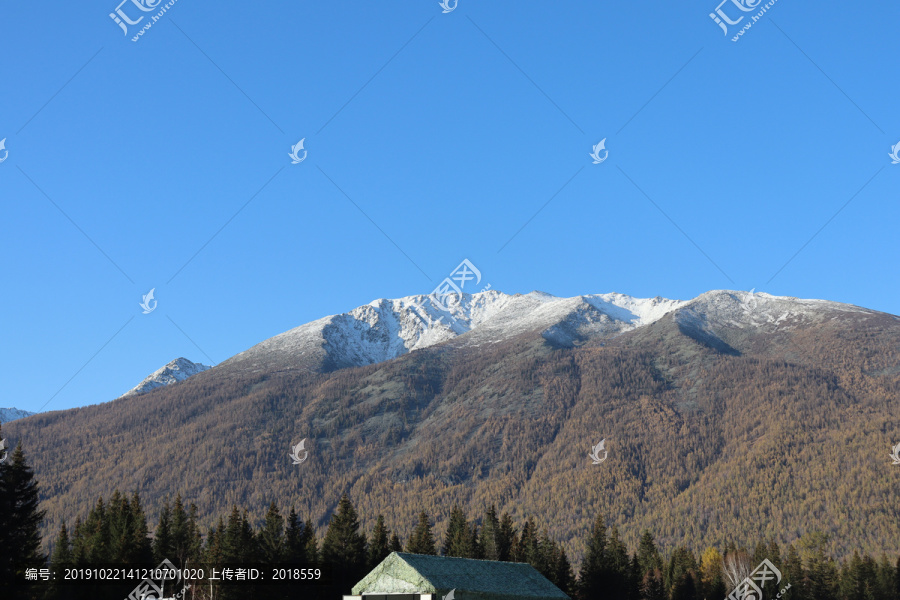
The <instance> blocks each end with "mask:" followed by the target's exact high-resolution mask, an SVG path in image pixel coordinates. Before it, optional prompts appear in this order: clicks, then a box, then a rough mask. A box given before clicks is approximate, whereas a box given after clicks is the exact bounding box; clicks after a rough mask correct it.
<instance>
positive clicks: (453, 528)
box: [441, 504, 475, 558]
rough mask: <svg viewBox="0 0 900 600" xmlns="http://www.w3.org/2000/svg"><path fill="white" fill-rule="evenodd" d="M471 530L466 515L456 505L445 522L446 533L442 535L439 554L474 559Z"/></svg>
mask: <svg viewBox="0 0 900 600" xmlns="http://www.w3.org/2000/svg"><path fill="white" fill-rule="evenodd" d="M471 533H472V532H471V529H469V522H468V521H467V520H466V515H465V513H463V511H462V508H460V507H459V505H458V504H454V505H453V508H452V509H451V510H450V519H449V520H448V521H447V533H446V534H444V547H443V548H442V549H441V554H443V555H444V556H455V557H458V558H474V555H475V548H474V544H473V540H472V538H471Z"/></svg>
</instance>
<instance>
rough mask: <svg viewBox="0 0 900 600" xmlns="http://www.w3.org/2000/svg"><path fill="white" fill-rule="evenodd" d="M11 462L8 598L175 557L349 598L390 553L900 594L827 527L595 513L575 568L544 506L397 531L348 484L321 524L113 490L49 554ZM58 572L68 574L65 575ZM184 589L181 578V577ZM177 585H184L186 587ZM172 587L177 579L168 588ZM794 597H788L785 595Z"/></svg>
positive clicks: (195, 593)
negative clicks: (273, 576) (767, 532)
mask: <svg viewBox="0 0 900 600" xmlns="http://www.w3.org/2000/svg"><path fill="white" fill-rule="evenodd" d="M11 456H12V460H11V461H9V464H5V465H0V592H2V598H4V599H6V598H10V599H13V598H15V599H17V600H18V599H19V598H21V599H23V600H26V599H27V600H39V599H45V600H56V599H60V600H62V599H69V598H72V599H75V600H80V599H82V598H84V599H88V598H89V599H91V600H105V599H106V598H109V599H110V600H113V599H116V600H118V599H121V598H125V597H126V596H127V595H128V593H129V592H130V591H131V589H132V588H133V582H132V583H129V584H125V583H122V584H121V585H111V584H105V585H79V586H72V585H64V584H61V583H60V581H59V579H58V578H57V580H56V581H53V582H46V583H45V582H38V583H34V584H32V585H30V586H29V585H23V584H24V583H25V578H26V571H27V570H29V569H41V568H51V569H52V570H54V571H55V572H56V573H57V574H59V573H60V572H62V571H64V570H65V569H67V568H71V569H90V568H91V567H100V566H102V567H110V566H123V567H129V566H132V567H133V566H136V565H144V566H147V567H152V566H155V565H158V564H160V563H162V562H163V561H168V562H169V563H171V564H172V565H174V566H175V567H176V568H179V569H190V568H191V567H192V566H193V567H194V568H195V569H198V568H202V569H203V570H204V574H206V575H207V576H206V577H205V578H196V579H192V580H190V581H183V582H181V583H179V586H184V585H186V584H189V585H190V587H189V588H187V591H186V592H185V594H184V597H185V598H192V599H193V598H197V599H198V600H199V599H204V600H208V599H221V600H229V599H232V598H235V599H236V598H258V597H266V598H272V599H278V598H285V599H286V598H296V597H304V598H322V599H326V598H331V599H336V598H339V597H340V595H341V594H345V593H349V592H350V589H351V588H352V586H353V584H354V583H356V582H357V581H358V580H359V579H361V578H362V577H363V576H364V575H365V573H367V572H368V571H369V570H371V569H372V568H373V567H375V566H376V565H377V564H378V563H379V562H381V561H382V560H383V559H384V558H385V557H386V556H387V555H388V554H390V553H391V552H392V551H405V552H411V553H417V554H431V555H441V556H455V557H464V558H475V559H485V560H498V561H515V562H524V563H529V564H531V565H532V566H534V567H535V569H537V570H538V571H539V572H540V573H542V574H543V575H544V576H545V577H547V578H548V579H549V580H550V581H552V582H553V583H554V584H555V585H557V586H558V587H559V588H560V589H562V590H564V591H565V592H566V593H567V594H569V595H570V596H571V597H572V598H575V599H577V600H598V599H601V600H602V599H609V600H725V598H726V596H727V595H728V594H729V593H730V592H731V591H732V589H733V588H734V587H735V585H736V584H737V583H739V582H740V581H741V580H742V579H743V578H744V577H746V576H748V575H749V574H750V571H751V570H752V569H753V568H754V567H755V566H756V565H758V564H760V563H762V561H763V560H764V559H765V560H768V561H770V562H771V563H772V565H774V566H775V567H776V568H777V569H778V570H779V571H780V573H781V574H782V579H781V581H778V582H776V581H774V580H772V581H769V582H767V584H766V587H764V588H763V591H764V596H763V598H764V599H765V600H774V599H775V598H776V596H777V595H778V594H779V593H782V595H783V596H784V597H785V598H789V599H790V600H900V557H888V556H886V555H882V556H878V557H872V556H869V555H868V554H865V553H862V554H860V553H859V552H854V553H853V554H852V556H851V557H850V558H847V559H845V560H842V561H840V562H837V561H835V560H834V558H832V557H831V556H830V555H829V554H828V552H827V547H828V544H827V542H828V540H827V536H826V535H825V534H822V533H820V532H814V533H811V534H809V535H806V536H804V537H803V538H801V539H800V540H798V542H797V543H796V544H790V545H788V546H787V547H786V548H782V547H781V546H779V544H778V543H776V542H775V541H774V540H771V539H759V538H757V537H755V536H753V535H747V536H746V537H745V538H743V539H738V540H734V541H733V542H729V543H728V544H726V545H725V546H723V547H721V548H716V547H708V548H706V549H704V550H703V552H701V553H699V555H698V554H695V553H694V552H693V551H691V550H690V549H688V548H686V547H684V546H678V547H673V548H661V547H660V546H659V545H658V544H657V542H656V540H655V539H654V535H653V532H651V531H648V530H644V531H642V532H640V534H639V542H638V544H637V546H636V547H634V548H630V549H629V547H628V546H627V545H626V544H625V543H624V542H623V540H622V534H621V531H620V530H619V528H618V527H616V526H613V527H611V528H610V527H608V525H607V524H608V523H609V522H610V519H609V516H608V515H603V514H600V515H597V516H596V518H595V520H594V523H593V525H592V527H591V530H590V533H589V535H588V536H586V538H585V539H583V540H581V544H582V546H583V556H584V558H583V560H582V561H581V564H580V565H573V564H572V563H571V561H570V559H569V556H568V555H567V552H566V550H565V549H564V548H563V546H562V545H561V544H560V543H558V542H557V541H555V540H554V539H553V538H552V537H551V535H550V534H549V533H548V529H547V528H546V526H545V525H544V524H543V523H542V522H541V520H540V519H538V518H536V517H535V516H534V515H532V516H528V517H526V518H524V519H518V520H517V519H514V518H513V517H512V516H510V514H508V513H503V514H498V513H497V510H496V509H495V507H494V506H488V507H486V508H485V510H484V512H483V514H482V515H481V516H480V518H477V519H473V520H469V519H467V518H466V515H465V513H464V512H463V511H462V509H461V508H460V507H459V506H452V507H450V508H449V517H448V519H447V520H446V523H447V524H446V528H445V529H444V530H443V531H440V532H435V531H434V526H433V521H432V517H431V515H429V513H428V512H427V511H425V510H420V512H419V513H418V516H417V517H416V519H415V520H414V521H411V522H409V523H407V524H406V527H405V529H404V530H403V531H392V530H390V529H389V528H388V527H387V526H386V525H385V521H384V517H383V515H381V514H379V515H377V516H376V518H375V521H374V526H373V527H372V528H371V530H370V531H364V530H363V528H362V527H361V525H360V519H359V515H358V513H357V510H356V508H355V507H354V505H353V502H352V501H351V498H350V497H349V496H348V495H347V494H344V495H343V496H341V498H340V500H339V501H338V502H337V507H336V509H335V510H334V512H333V513H332V514H331V515H330V517H329V519H328V524H327V526H326V527H325V529H324V531H321V530H317V529H316V527H315V526H314V524H313V523H312V521H311V520H310V519H309V518H308V517H307V518H304V516H303V515H300V514H298V512H297V510H296V509H295V508H294V507H279V506H278V505H277V504H276V503H274V502H272V503H270V504H269V505H268V508H267V509H266V511H265V516H264V518H263V519H262V520H255V519H252V518H251V517H250V516H249V514H250V513H249V511H248V510H247V509H246V508H240V507H238V506H233V507H232V509H231V511H230V512H229V513H228V514H227V515H225V514H223V515H218V516H217V517H216V518H215V525H214V526H212V527H209V528H206V529H204V528H203V527H201V525H200V524H199V523H200V519H199V514H198V509H197V506H196V505H194V504H193V503H186V502H185V501H184V499H183V498H182V497H181V495H180V494H179V495H176V496H175V497H174V498H167V499H166V500H165V502H164V503H163V506H162V508H161V510H160V512H159V514H158V515H157V519H156V523H157V524H156V527H155V529H154V530H153V531H152V532H151V530H150V527H149V526H148V520H147V515H146V512H145V510H144V508H143V505H142V502H141V499H140V497H139V495H138V494H137V493H132V494H123V493H121V492H119V491H118V490H117V491H114V492H113V494H112V495H111V496H109V497H107V498H105V499H104V498H103V497H100V498H98V499H97V502H96V504H95V505H94V507H93V508H92V509H91V510H90V511H88V512H87V514H84V515H79V516H78V517H76V519H75V521H74V522H73V523H71V524H66V523H63V525H62V526H61V527H60V529H59V531H58V533H57V535H56V536H55V540H54V541H53V543H52V544H51V545H50V546H51V547H50V548H48V549H47V550H49V552H45V549H42V547H41V544H40V537H39V533H38V531H39V526H40V521H41V520H42V518H43V516H44V515H43V513H42V511H40V510H39V509H38V482H37V481H36V480H35V479H34V475H33V473H32V471H31V468H30V467H29V466H28V464H27V461H26V458H25V453H24V452H23V450H22V448H21V447H18V448H16V450H15V451H14V452H13V453H12V455H11ZM273 565H278V566H279V567H282V568H290V569H293V568H307V569H308V568H313V569H318V572H320V573H322V574H323V576H322V578H321V579H319V580H318V581H316V582H315V584H314V585H310V584H309V583H302V584H301V583H297V584H294V585H290V584H287V585H284V584H283V585H278V586H272V585H253V584H249V583H230V584H229V583H223V582H222V581H221V578H220V579H219V580H217V581H213V580H212V578H211V577H210V574H211V573H213V569H216V570H217V571H218V572H219V573H221V572H222V571H223V570H224V569H225V568H228V567H229V566H243V567H252V566H258V567H260V568H263V569H265V568H266V567H272V566H273ZM57 577H58V575H57ZM172 585H174V584H172ZM179 589H181V590H184V589H185V588H184V587H180V588H179ZM171 593H174V592H172V589H171V587H170V594H171ZM784 593H789V595H784Z"/></svg>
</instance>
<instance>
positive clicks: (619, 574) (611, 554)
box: [606, 526, 631, 599]
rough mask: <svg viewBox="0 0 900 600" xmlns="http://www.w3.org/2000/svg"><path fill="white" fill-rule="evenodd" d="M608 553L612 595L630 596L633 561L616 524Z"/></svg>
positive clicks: (615, 596) (622, 597) (617, 596)
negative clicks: (630, 559)
mask: <svg viewBox="0 0 900 600" xmlns="http://www.w3.org/2000/svg"><path fill="white" fill-rule="evenodd" d="M606 554H607V557H608V558H607V566H608V569H609V590H610V595H611V596H612V597H613V598H616V599H625V598H628V593H629V590H628V588H629V579H630V576H631V561H629V559H628V548H626V547H625V543H624V542H622V540H621V539H620V537H619V529H618V527H615V526H614V527H613V528H612V530H611V531H610V535H609V542H608V543H607V546H606Z"/></svg>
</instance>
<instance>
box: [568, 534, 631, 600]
mask: <svg viewBox="0 0 900 600" xmlns="http://www.w3.org/2000/svg"><path fill="white" fill-rule="evenodd" d="M553 571H554V578H553V579H551V581H553V583H554V584H555V585H556V587H558V588H559V589H561V590H562V591H563V592H565V593H566V594H568V595H569V597H570V598H574V597H575V594H576V593H577V588H576V582H575V571H574V570H573V569H572V563H570V562H569V557H568V555H566V551H565V550H564V549H563V548H562V547H560V548H559V552H558V553H557V555H556V564H555V565H554V569H553ZM622 600H625V599H624V598H623V599H622Z"/></svg>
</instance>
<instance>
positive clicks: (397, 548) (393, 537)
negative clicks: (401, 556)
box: [391, 531, 403, 552]
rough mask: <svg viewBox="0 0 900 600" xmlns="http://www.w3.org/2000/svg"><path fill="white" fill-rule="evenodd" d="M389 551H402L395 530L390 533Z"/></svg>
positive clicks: (401, 543) (401, 545) (401, 544)
mask: <svg viewBox="0 0 900 600" xmlns="http://www.w3.org/2000/svg"><path fill="white" fill-rule="evenodd" d="M391 552H403V542H401V541H400V536H399V535H397V532H396V531H395V532H394V533H392V534H391Z"/></svg>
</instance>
